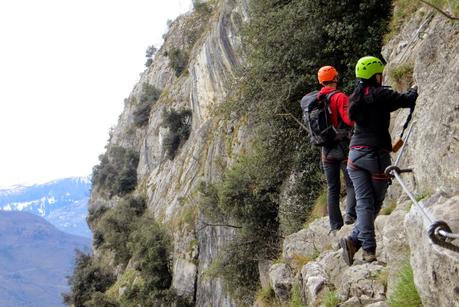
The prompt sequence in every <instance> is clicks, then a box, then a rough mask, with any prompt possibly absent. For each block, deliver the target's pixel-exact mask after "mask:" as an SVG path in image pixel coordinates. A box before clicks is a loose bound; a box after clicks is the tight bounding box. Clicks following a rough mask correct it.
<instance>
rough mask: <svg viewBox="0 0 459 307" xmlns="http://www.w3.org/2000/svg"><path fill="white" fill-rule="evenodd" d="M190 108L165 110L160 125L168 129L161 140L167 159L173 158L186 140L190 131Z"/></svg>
mask: <svg viewBox="0 0 459 307" xmlns="http://www.w3.org/2000/svg"><path fill="white" fill-rule="evenodd" d="M191 115H192V113H191V110H190V109H184V110H179V111H176V110H174V109H171V110H170V111H167V110H165V111H164V113H163V115H162V119H163V121H162V123H161V125H162V126H163V127H165V128H168V129H169V131H168V133H167V135H166V137H165V138H164V140H163V150H164V152H165V153H166V156H167V158H168V159H170V160H173V159H174V157H175V155H176V153H177V150H178V149H179V148H180V147H181V146H182V145H183V144H184V143H185V142H186V140H188V137H189V136H190V132H191Z"/></svg>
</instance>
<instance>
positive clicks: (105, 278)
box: [63, 251, 116, 307]
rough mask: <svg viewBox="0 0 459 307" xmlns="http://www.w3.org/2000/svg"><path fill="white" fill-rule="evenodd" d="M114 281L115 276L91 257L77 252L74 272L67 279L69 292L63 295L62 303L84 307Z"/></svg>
mask: <svg viewBox="0 0 459 307" xmlns="http://www.w3.org/2000/svg"><path fill="white" fill-rule="evenodd" d="M115 280H116V278H115V276H114V275H113V274H112V273H110V272H109V271H108V270H107V269H105V268H103V267H101V266H100V265H98V264H97V263H96V262H95V261H94V258H93V257H92V256H91V255H87V254H85V253H83V252H81V251H77V253H76V257H75V268H74V272H73V275H72V276H71V277H69V285H70V292H69V293H65V294H63V298H64V303H65V304H67V305H73V306H75V307H82V306H86V303H87V302H89V301H90V300H91V298H92V296H93V295H94V294H96V293H103V292H105V290H107V289H108V288H109V287H110V286H111V285H112V284H113V283H114V282H115Z"/></svg>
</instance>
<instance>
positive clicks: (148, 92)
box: [133, 83, 161, 128]
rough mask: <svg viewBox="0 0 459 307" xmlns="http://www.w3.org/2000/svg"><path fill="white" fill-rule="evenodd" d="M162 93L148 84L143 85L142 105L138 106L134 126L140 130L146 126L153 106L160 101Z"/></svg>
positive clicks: (134, 114)
mask: <svg viewBox="0 0 459 307" xmlns="http://www.w3.org/2000/svg"><path fill="white" fill-rule="evenodd" d="M159 96H161V91H160V90H159V89H157V88H156V87H155V86H153V85H150V84H148V83H144V84H143V85H142V95H141V96H140V103H139V104H138V105H136V107H135V110H134V113H133V116H134V125H135V126H136V127H138V128H140V127H143V126H145V125H146V124H147V123H148V120H149V118H150V110H151V107H152V106H153V104H154V103H155V102H156V101H158V99H159Z"/></svg>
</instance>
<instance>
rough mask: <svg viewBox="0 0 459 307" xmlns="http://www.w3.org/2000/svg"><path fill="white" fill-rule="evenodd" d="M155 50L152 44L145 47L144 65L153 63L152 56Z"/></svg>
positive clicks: (147, 65) (148, 65)
mask: <svg viewBox="0 0 459 307" xmlns="http://www.w3.org/2000/svg"><path fill="white" fill-rule="evenodd" d="M156 51H158V49H156V47H155V46H153V45H151V46H148V47H147V50H146V51H145V56H146V58H147V62H146V63H145V66H146V67H150V65H151V64H152V63H153V56H154V55H155V54H156Z"/></svg>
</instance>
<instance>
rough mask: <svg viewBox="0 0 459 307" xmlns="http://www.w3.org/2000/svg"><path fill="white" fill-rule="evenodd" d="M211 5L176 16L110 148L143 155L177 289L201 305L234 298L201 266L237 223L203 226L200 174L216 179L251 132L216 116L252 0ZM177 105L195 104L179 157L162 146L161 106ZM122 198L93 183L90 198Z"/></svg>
mask: <svg viewBox="0 0 459 307" xmlns="http://www.w3.org/2000/svg"><path fill="white" fill-rule="evenodd" d="M208 5H209V7H210V8H211V12H208V14H209V15H208V16H206V19H207V20H206V19H203V18H202V16H201V15H199V14H198V13H196V12H191V13H188V14H185V15H183V16H181V17H179V18H178V19H177V20H176V21H174V22H173V23H172V24H171V26H170V29H169V32H168V33H167V34H166V35H165V42H164V45H163V46H162V47H161V49H160V50H159V51H158V52H157V54H156V55H155V57H154V60H153V63H152V64H151V66H150V67H148V69H147V70H146V71H145V72H144V73H142V74H141V77H140V81H139V83H138V84H137V85H136V86H135V87H134V89H133V91H132V93H131V95H130V96H129V98H128V99H126V100H125V108H124V111H123V113H122V114H121V115H120V117H119V121H118V124H117V126H116V127H115V128H114V129H113V130H112V131H111V137H110V141H109V144H108V148H112V147H115V146H121V147H123V148H128V149H132V150H134V151H135V152H138V153H139V155H140V158H139V163H138V167H137V178H138V180H137V181H138V184H137V188H136V193H138V194H144V195H146V200H147V207H148V210H150V211H152V212H153V213H154V216H155V218H156V219H157V220H160V221H161V222H162V223H163V224H164V225H166V226H167V227H168V229H169V230H170V233H171V234H172V236H173V246H174V251H173V259H172V262H173V265H172V267H173V288H174V289H175V290H176V291H177V293H178V295H180V296H183V297H186V298H188V299H189V301H192V302H195V303H196V305H198V306H204V305H207V304H211V305H214V306H231V305H233V303H232V302H231V299H230V298H229V297H228V296H227V295H226V294H225V293H224V292H223V286H222V284H221V282H220V281H219V280H206V279H205V278H203V274H202V272H203V271H205V269H206V268H207V267H208V266H209V265H210V263H212V261H213V260H214V258H215V257H216V255H217V254H218V252H219V249H220V247H222V246H224V245H225V242H226V241H228V240H229V239H230V238H231V234H232V231H231V230H228V229H225V228H222V227H202V228H201V227H200V226H197V225H196V224H198V225H199V218H200V217H199V216H198V209H197V208H196V200H195V197H194V195H195V192H196V189H197V186H198V184H199V183H200V181H202V180H203V179H204V180H205V181H207V182H212V181H215V180H217V179H218V178H219V177H220V176H221V175H222V172H223V169H224V168H225V167H226V164H227V163H228V161H229V160H230V159H231V158H232V157H233V156H236V155H237V154H238V152H239V151H240V150H241V149H242V148H243V147H244V146H245V144H246V143H247V139H248V138H249V136H250V135H249V131H247V130H244V129H239V128H238V127H239V126H238V125H239V124H237V123H234V122H217V121H215V120H214V119H213V118H214V117H213V116H212V111H213V109H214V107H215V106H216V105H219V104H221V103H222V102H223V101H224V100H225V97H226V94H227V86H226V85H227V82H229V81H230V77H231V76H233V71H234V69H235V68H236V67H237V66H238V65H240V64H241V62H242V57H241V50H240V45H241V42H240V30H241V29H240V28H241V25H242V22H243V21H244V20H245V19H246V18H247V3H246V0H237V1H235V0H224V1H213V2H209V3H208ZM203 23H204V24H203ZM196 33H198V35H199V36H198V37H193V38H192V39H191V40H194V41H192V42H190V36H196V35H197V34H196ZM174 48H176V49H180V50H187V52H188V54H189V62H188V65H187V69H186V71H185V72H183V73H181V74H180V75H179V76H177V74H176V72H175V71H174V69H173V68H172V66H171V65H170V56H169V55H168V53H169V54H170V52H171V50H173V49H174ZM145 83H148V84H150V85H153V86H155V87H156V88H158V89H160V90H161V91H162V94H161V96H160V98H159V99H158V101H157V102H156V103H155V104H154V105H153V106H152V109H151V111H150V113H149V121H148V124H147V125H145V126H144V127H140V128H138V127H136V126H135V124H134V113H135V110H136V106H137V105H138V104H139V101H140V99H141V95H142V87H143V84H145ZM170 109H191V110H192V129H191V133H190V135H189V138H188V140H187V141H186V142H185V143H184V144H183V146H181V147H180V149H179V151H178V153H177V154H176V156H175V157H174V159H173V160H170V159H168V158H167V157H166V156H165V153H164V150H163V142H164V138H165V137H166V134H167V133H168V129H166V128H164V127H163V126H162V120H163V119H162V114H163V112H164V110H170ZM118 200H119V198H118V197H113V198H107V197H106V196H105V195H101V193H99V192H97V191H93V193H92V195H91V206H92V207H93V208H97V207H103V206H108V207H114V206H116V204H117V202H118ZM96 253H97V251H96ZM101 257H102V256H101Z"/></svg>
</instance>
